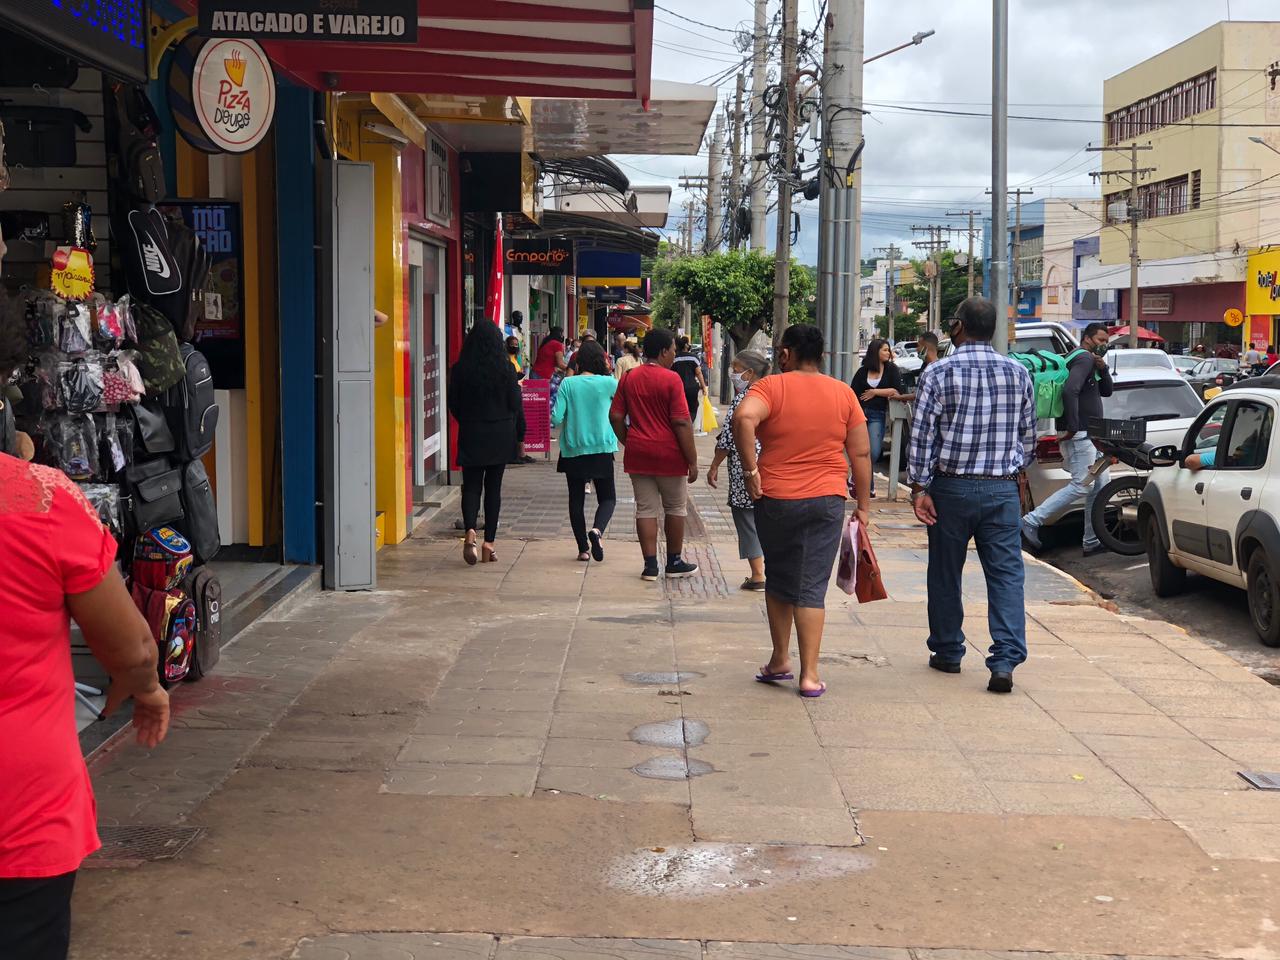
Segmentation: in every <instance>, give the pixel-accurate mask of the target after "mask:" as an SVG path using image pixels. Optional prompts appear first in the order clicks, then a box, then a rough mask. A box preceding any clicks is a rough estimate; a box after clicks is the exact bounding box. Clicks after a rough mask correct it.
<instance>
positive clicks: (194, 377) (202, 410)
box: [164, 343, 218, 560]
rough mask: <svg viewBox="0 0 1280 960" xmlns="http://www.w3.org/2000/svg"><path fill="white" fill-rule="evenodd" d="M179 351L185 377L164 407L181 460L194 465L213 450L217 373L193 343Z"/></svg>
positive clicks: (180, 348)
mask: <svg viewBox="0 0 1280 960" xmlns="http://www.w3.org/2000/svg"><path fill="white" fill-rule="evenodd" d="M179 351H180V353H181V355H182V362H183V371H184V375H183V377H182V379H181V380H179V381H178V382H177V383H176V384H175V385H174V386H173V387H171V388H170V389H169V391H168V392H167V393H166V394H165V399H164V407H165V415H166V416H167V417H168V420H169V426H170V428H171V429H172V431H173V436H174V439H175V440H176V442H177V450H176V454H177V457H178V459H179V460H182V461H184V462H190V461H192V460H199V459H200V458H201V457H203V456H204V455H205V454H206V453H208V452H209V451H210V450H212V449H213V439H214V435H215V434H216V433H217V430H218V404H217V401H216V400H214V394H213V371H212V370H210V369H209V361H208V360H206V359H205V356H204V354H203V353H201V352H200V351H199V350H197V349H196V348H195V347H193V346H191V344H189V343H183V344H181V345H180V346H179ZM205 559H206V560H207V559H209V558H208V557H206V558H205Z"/></svg>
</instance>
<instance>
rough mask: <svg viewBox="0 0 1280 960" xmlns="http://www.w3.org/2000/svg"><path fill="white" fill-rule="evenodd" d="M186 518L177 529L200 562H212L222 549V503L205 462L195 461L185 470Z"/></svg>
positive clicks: (183, 510)
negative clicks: (220, 525) (210, 479)
mask: <svg viewBox="0 0 1280 960" xmlns="http://www.w3.org/2000/svg"><path fill="white" fill-rule="evenodd" d="M182 514H183V516H182V519H181V520H180V521H177V522H175V523H174V526H176V527H177V528H178V530H179V531H180V532H181V533H182V535H183V536H185V537H186V538H187V541H188V542H189V543H190V544H191V552H192V553H193V554H195V558H196V561H197V562H199V563H208V562H209V561H210V560H212V559H213V558H214V557H216V556H217V555H218V551H219V550H221V549H222V537H221V534H219V532H218V502H217V500H215V499H214V496H213V486H212V485H211V484H210V483H209V474H208V473H206V472H205V469H204V463H202V462H201V461H199V460H193V461H191V462H190V463H188V464H187V465H186V466H185V467H183V468H182Z"/></svg>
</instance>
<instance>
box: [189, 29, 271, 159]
mask: <svg viewBox="0 0 1280 960" xmlns="http://www.w3.org/2000/svg"><path fill="white" fill-rule="evenodd" d="M191 96H192V100H193V102H194V105H195V113H196V118H197V119H198V120H199V121H200V127H201V129H203V130H204V132H205V134H207V135H208V137H209V139H210V140H212V141H213V142H214V143H215V144H216V145H217V146H219V147H221V148H222V149H223V150H226V151H227V152H229V153H245V152H247V151H249V150H252V149H253V148H254V147H256V146H257V145H258V144H259V143H261V142H262V138H263V137H265V136H266V134H267V131H268V130H269V129H270V128H271V120H272V118H273V117H274V115H275V108H276V84H275V77H274V75H273V74H272V72H271V64H270V63H269V62H268V60H267V55H266V54H265V53H264V52H263V51H262V48H261V47H259V46H258V45H257V44H256V43H254V42H253V41H252V40H230V39H228V40H210V41H209V42H208V43H206V44H205V45H204V46H203V47H202V48H201V50H200V54H199V55H198V56H197V57H196V63H195V67H194V69H193V71H192V78H191Z"/></svg>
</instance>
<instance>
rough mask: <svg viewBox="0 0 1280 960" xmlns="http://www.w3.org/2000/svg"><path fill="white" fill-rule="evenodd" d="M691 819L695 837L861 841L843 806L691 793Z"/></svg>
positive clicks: (776, 841)
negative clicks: (706, 796)
mask: <svg viewBox="0 0 1280 960" xmlns="http://www.w3.org/2000/svg"><path fill="white" fill-rule="evenodd" d="M695 783H696V781H695ZM692 819H693V831H694V835H695V836H696V837H697V838H698V840H711V841H721V842H727V843H767V844H812V845H814V846H823V847H854V846H859V845H861V843H862V837H861V835H860V834H859V833H858V828H857V824H856V823H855V822H854V819H853V815H852V814H851V813H850V812H849V810H848V809H847V808H844V807H834V806H832V807H792V806H787V805H785V804H775V805H762V804H756V803H738V802H735V801H733V800H715V801H712V800H703V801H699V800H698V798H697V797H696V796H695V798H694V802H693V817H692Z"/></svg>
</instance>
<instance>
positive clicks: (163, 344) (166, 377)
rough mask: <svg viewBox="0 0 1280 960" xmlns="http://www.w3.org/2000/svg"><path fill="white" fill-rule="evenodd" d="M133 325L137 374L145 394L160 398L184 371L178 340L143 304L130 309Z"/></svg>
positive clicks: (160, 317)
mask: <svg viewBox="0 0 1280 960" xmlns="http://www.w3.org/2000/svg"><path fill="white" fill-rule="evenodd" d="M133 322H134V325H135V326H136V328H137V333H138V355H137V363H138V370H139V372H140V373H141V374H142V382H143V384H144V385H145V386H146V388H147V393H148V394H160V393H163V392H164V391H166V390H168V389H169V388H170V387H172V386H174V385H175V384H177V383H178V382H179V381H180V380H182V378H183V377H184V376H186V373H187V368H186V365H185V364H184V363H183V362H182V353H181V352H180V351H179V349H178V338H177V337H176V336H174V333H173V326H172V325H171V324H170V323H169V320H168V318H166V317H165V315H164V314H163V313H161V312H160V311H159V310H157V309H156V308H155V307H153V306H151V305H150V304H147V303H135V304H134V305H133Z"/></svg>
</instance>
